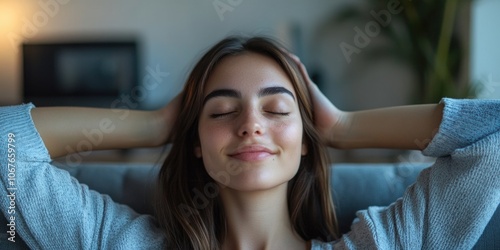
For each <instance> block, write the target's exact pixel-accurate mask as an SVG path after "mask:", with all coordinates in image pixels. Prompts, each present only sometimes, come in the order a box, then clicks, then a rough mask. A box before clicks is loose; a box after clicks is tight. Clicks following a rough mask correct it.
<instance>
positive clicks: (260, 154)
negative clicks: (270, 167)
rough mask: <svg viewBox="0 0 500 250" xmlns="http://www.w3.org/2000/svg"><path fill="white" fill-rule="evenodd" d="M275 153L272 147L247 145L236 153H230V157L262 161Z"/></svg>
mask: <svg viewBox="0 0 500 250" xmlns="http://www.w3.org/2000/svg"><path fill="white" fill-rule="evenodd" d="M274 154H275V153H274V152H273V151H271V150H270V149H268V148H266V147H262V146H245V147H242V148H240V149H238V150H236V151H235V152H234V153H232V154H229V156H230V157H232V158H235V159H238V160H241V161H261V160H265V159H267V158H268V157H271V156H273V155H274Z"/></svg>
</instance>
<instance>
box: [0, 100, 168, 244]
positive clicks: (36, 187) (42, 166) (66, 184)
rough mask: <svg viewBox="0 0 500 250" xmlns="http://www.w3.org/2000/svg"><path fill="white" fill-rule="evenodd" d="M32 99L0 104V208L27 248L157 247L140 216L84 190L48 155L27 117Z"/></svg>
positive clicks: (147, 220) (151, 226) (153, 230)
mask: <svg viewBox="0 0 500 250" xmlns="http://www.w3.org/2000/svg"><path fill="white" fill-rule="evenodd" d="M33 107H34V106H33V105H31V104H28V105H20V106H12V107H2V108H0V144H1V146H0V167H1V168H0V183H1V184H0V185H2V187H1V188H0V210H1V211H2V213H3V215H4V216H5V217H6V219H7V222H8V223H9V224H12V225H15V226H13V227H12V226H11V227H10V229H14V230H11V231H12V232H11V233H9V237H12V236H14V237H13V238H11V239H12V240H14V241H15V240H19V236H20V237H22V239H23V240H24V241H25V242H26V244H27V245H28V246H29V247H30V248H32V249H75V248H76V249H110V248H112V249H115V248H119V247H123V246H124V245H127V246H129V247H131V248H139V249H150V248H151V249H158V248H161V247H162V246H164V237H163V235H162V233H161V231H160V230H159V229H158V227H157V226H156V223H155V221H154V220H153V218H152V217H151V216H147V215H139V214H137V213H135V212H134V211H133V210H132V209H130V208H129V207H127V206H124V205H120V204H116V203H114V202H113V201H112V200H111V198H110V197H109V196H107V195H102V194H99V193H97V192H95V191H92V190H89V189H88V187H87V186H86V185H83V184H80V183H78V181H77V180H76V179H74V178H73V177H71V176H70V175H69V173H68V172H67V171H64V170H62V169H59V168H56V167H54V166H52V165H51V164H50V162H51V159H50V156H49V154H48V151H47V149H46V147H45V145H44V144H43V141H42V139H41V137H40V135H39V134H38V132H37V131H36V128H35V126H34V123H33V121H32V119H31V113H30V110H31V109H32V108H33Z"/></svg>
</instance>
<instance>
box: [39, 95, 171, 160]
mask: <svg viewBox="0 0 500 250" xmlns="http://www.w3.org/2000/svg"><path fill="white" fill-rule="evenodd" d="M179 99H180V97H179V96H177V97H175V98H174V99H173V100H172V101H171V102H170V103H169V104H168V105H166V106H165V107H164V108H162V109H159V110H155V111H136V110H126V109H99V108H77V107H44V108H34V109H32V111H31V115H32V118H33V121H34V123H35V127H36V129H37V130H38V133H40V136H41V137H42V140H43V142H44V144H45V146H46V147H47V149H48V151H49V154H50V156H51V157H52V158H55V157H60V156H64V155H66V154H69V153H73V152H79V151H89V150H105V149H123V148H134V147H152V146H159V145H161V144H163V143H166V142H167V141H168V137H169V134H170V129H171V126H172V125H173V122H174V120H175V117H176V116H177V110H178V103H179V102H180V100H179Z"/></svg>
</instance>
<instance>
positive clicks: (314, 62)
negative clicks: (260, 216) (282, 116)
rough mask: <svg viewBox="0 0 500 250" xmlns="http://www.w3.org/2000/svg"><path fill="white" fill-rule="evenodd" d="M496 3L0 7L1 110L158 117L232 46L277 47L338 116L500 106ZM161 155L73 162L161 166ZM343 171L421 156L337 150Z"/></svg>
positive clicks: (370, 0)
mask: <svg viewBox="0 0 500 250" xmlns="http://www.w3.org/2000/svg"><path fill="white" fill-rule="evenodd" d="M499 12H500V1H498V0H469V1H466V0H460V1H457V0H442V1H433V0H426V1H411V0H356V1H348V0H312V1H298V0H292V1H290V0H269V1H264V0H262V1H254V0H252V1H251V0H185V1H168V0H167V1H165V0H148V1H136V0H106V1H102V0H87V1H78V0H0V55H1V56H0V65H1V66H0V105H1V106H4V105H14V104H20V103H23V102H33V103H34V104H35V105H37V106H53V105H71V106H95V107H108V108H126V109H145V110H150V109H156V108H159V107H161V106H162V105H165V104H166V103H168V101H169V100H170V99H171V98H172V97H174V96H175V95H176V94H177V93H179V91H180V90H181V89H182V86H183V83H184V81H185V79H186V77H187V74H188V73H189V71H190V69H191V68H192V66H193V64H194V63H195V62H196V61H197V60H198V59H199V58H200V56H201V55H202V54H203V52H204V51H206V50H207V49H208V48H209V47H210V46H211V45H213V44H214V43H216V42H217V41H219V40H221V39H222V38H224V37H226V36H228V35H247V36H254V35H262V36H270V37H274V38H276V39H278V40H279V41H281V42H282V43H283V44H285V45H286V46H287V47H288V48H289V49H290V50H292V51H293V52H294V53H296V54H297V55H298V56H299V57H300V58H301V59H302V61H303V62H304V64H305V65H306V66H307V68H308V70H309V73H310V74H311V76H312V78H313V79H314V80H315V82H316V83H317V84H318V86H319V87H320V88H321V89H322V91H323V92H324V93H325V94H326V95H327V96H328V97H329V98H330V100H331V101H332V102H333V103H334V104H335V105H337V106H338V107H339V108H341V109H344V110H348V111H351V110H352V111H354V110H360V109H369V108H379V107H387V106H394V105H405V104H415V103H429V102H437V101H439V99H440V98H442V97H444V96H448V97H455V98H500V73H499V72H500V71H499V70H498V68H499V66H500V50H499V49H498V47H497V46H498V44H500V32H499V28H498V27H497V23H500V16H499V15H498V13H499ZM161 152H162V149H144V150H135V151H134V150H132V151H118V152H111V151H109V152H108V151H106V152H92V153H90V154H85V155H77V156H73V158H66V161H68V160H69V161H75V162H77V161H81V160H96V161H108V160H109V161H112V160H117V159H118V160H128V161H157V160H158V159H159V157H160V154H161ZM331 153H332V158H334V161H335V162H403V161H405V162H408V161H419V160H425V159H422V158H421V157H420V156H419V155H418V153H415V152H409V151H398V150H350V151H337V150H332V151H331Z"/></svg>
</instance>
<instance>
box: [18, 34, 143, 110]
mask: <svg viewBox="0 0 500 250" xmlns="http://www.w3.org/2000/svg"><path fill="white" fill-rule="evenodd" d="M22 69H23V72H22V76H23V97H24V102H33V103H34V104H35V105H36V106H88V107H110V106H111V104H112V103H113V101H115V100H117V99H119V98H120V95H122V94H126V93H130V91H131V90H132V89H133V88H134V87H135V86H137V84H138V51H137V43H136V42H135V41H106V42H102V41H99V42H64V43H26V44H23V45H22Z"/></svg>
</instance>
